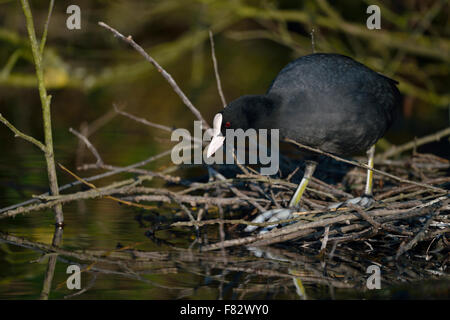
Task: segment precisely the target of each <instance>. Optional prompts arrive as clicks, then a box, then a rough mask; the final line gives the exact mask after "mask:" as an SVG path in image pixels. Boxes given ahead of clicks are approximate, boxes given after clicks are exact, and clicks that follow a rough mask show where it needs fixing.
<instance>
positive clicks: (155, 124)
mask: <svg viewBox="0 0 450 320" xmlns="http://www.w3.org/2000/svg"><path fill="white" fill-rule="evenodd" d="M113 106H114V110H115V111H116V112H117V113H118V114H121V115H123V116H125V117H127V118H130V119H132V120H134V121H136V122H140V123H142V124H145V125H146V126H149V127H153V128H157V129H161V130H164V131H167V132H172V131H173V129H172V128H170V127H168V126H165V125H162V124H158V123H154V122H150V121H148V120H147V119H144V118H140V117H136V116H134V115H132V114H131V113H128V112H125V111H122V110H120V109H119V108H118V107H117V105H116V104H113Z"/></svg>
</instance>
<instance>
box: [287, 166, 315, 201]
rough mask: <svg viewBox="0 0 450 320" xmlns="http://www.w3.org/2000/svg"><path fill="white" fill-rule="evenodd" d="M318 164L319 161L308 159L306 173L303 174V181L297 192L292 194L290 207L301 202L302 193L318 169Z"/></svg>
mask: <svg viewBox="0 0 450 320" xmlns="http://www.w3.org/2000/svg"><path fill="white" fill-rule="evenodd" d="M316 166H317V163H316V162H314V161H308V162H307V163H306V168H305V174H304V175H303V179H302V181H301V182H300V184H299V185H298V187H297V190H295V193H294V195H293V196H292V199H291V201H290V202H289V208H294V207H296V206H297V205H298V204H299V202H300V199H301V198H302V195H303V193H304V192H305V190H306V186H307V185H308V183H309V180H310V179H311V177H312V175H313V174H314V171H315V170H316Z"/></svg>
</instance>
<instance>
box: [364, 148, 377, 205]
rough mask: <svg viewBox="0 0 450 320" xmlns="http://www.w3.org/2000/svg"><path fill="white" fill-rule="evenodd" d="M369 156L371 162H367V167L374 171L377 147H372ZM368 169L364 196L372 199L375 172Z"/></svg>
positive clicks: (368, 152)
mask: <svg viewBox="0 0 450 320" xmlns="http://www.w3.org/2000/svg"><path fill="white" fill-rule="evenodd" d="M367 155H368V157H369V161H368V162H367V165H368V166H369V168H370V169H373V161H374V158H375V145H373V146H371V147H370V149H369V150H368V151H367ZM370 169H367V177H366V188H365V189H364V195H365V196H368V197H372V196H373V193H372V190H373V171H372V170H370Z"/></svg>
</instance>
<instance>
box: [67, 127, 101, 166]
mask: <svg viewBox="0 0 450 320" xmlns="http://www.w3.org/2000/svg"><path fill="white" fill-rule="evenodd" d="M69 131H70V132H71V133H73V134H74V135H76V136H77V137H78V138H79V139H81V140H82V141H83V142H84V143H85V144H86V147H88V149H89V150H91V152H92V154H93V155H94V157H95V158H96V159H97V163H96V164H97V165H98V166H101V165H103V164H104V162H103V159H102V157H101V156H100V154H99V153H98V151H97V149H95V147H94V146H93V145H92V143H91V142H90V141H89V140H88V138H86V137H85V136H83V135H82V134H81V133H79V132H78V131H76V130H75V129H72V128H70V129H69Z"/></svg>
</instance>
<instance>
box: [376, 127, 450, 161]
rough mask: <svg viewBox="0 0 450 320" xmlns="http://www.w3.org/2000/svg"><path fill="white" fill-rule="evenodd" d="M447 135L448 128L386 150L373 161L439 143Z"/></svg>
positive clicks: (448, 132) (449, 131)
mask: <svg viewBox="0 0 450 320" xmlns="http://www.w3.org/2000/svg"><path fill="white" fill-rule="evenodd" d="M448 135H450V127H448V128H445V129H444V130H441V131H438V132H436V133H433V134H430V135H428V136H425V137H422V138H419V139H414V140H413V141H410V142H408V143H405V144H402V145H400V146H394V147H392V148H391V149H389V150H387V151H386V152H384V153H382V154H380V155H379V156H377V157H375V160H384V159H387V158H390V157H392V156H395V155H397V154H400V153H402V152H405V151H406V150H410V149H413V148H416V147H418V146H421V145H424V144H426V143H429V142H433V141H439V140H441V139H442V138H443V137H445V136H448Z"/></svg>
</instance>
